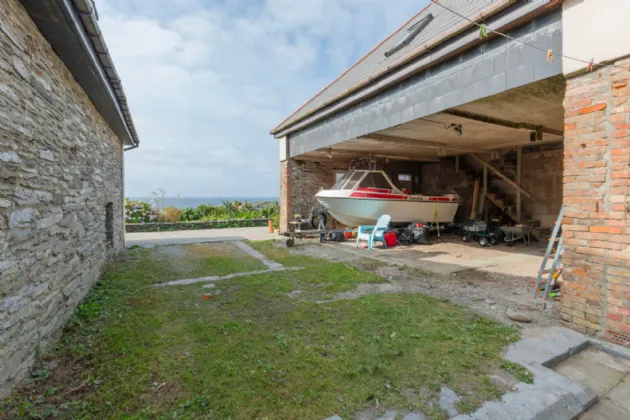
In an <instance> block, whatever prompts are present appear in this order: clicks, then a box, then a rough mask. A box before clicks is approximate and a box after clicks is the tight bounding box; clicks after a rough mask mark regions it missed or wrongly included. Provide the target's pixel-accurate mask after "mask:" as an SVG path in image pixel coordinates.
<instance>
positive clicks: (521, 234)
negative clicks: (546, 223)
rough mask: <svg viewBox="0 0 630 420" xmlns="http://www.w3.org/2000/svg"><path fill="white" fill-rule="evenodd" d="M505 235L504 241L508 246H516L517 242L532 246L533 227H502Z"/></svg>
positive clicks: (522, 225)
mask: <svg viewBox="0 0 630 420" xmlns="http://www.w3.org/2000/svg"><path fill="white" fill-rule="evenodd" d="M501 230H502V231H503V234H504V235H505V236H504V238H503V240H504V241H505V244H506V245H507V246H510V247H511V246H514V245H516V241H519V240H521V239H522V240H523V241H524V242H525V243H526V244H527V245H531V244H532V236H531V234H532V225H524V224H521V225H516V226H501Z"/></svg>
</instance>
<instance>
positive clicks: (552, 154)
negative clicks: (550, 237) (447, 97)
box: [506, 149, 564, 228]
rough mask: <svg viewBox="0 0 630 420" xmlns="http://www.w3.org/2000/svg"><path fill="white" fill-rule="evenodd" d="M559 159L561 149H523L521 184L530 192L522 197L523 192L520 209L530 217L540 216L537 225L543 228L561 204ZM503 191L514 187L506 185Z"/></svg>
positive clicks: (560, 166)
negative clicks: (531, 150)
mask: <svg viewBox="0 0 630 420" xmlns="http://www.w3.org/2000/svg"><path fill="white" fill-rule="evenodd" d="M563 159H564V156H563V151H562V149H559V150H545V151H539V152H526V151H525V150H523V162H522V164H523V168H522V177H523V181H522V185H523V188H524V189H525V191H527V192H529V193H530V194H531V195H532V196H531V197H526V196H525V195H524V194H523V204H522V206H523V213H524V214H525V215H526V216H528V217H530V218H531V220H540V225H541V226H542V227H545V228H551V227H553V225H554V223H555V221H556V219H558V213H559V212H560V209H561V208H562V163H563ZM506 191H511V192H513V191H514V188H512V187H508V188H507V190H506ZM513 195H514V196H516V193H513Z"/></svg>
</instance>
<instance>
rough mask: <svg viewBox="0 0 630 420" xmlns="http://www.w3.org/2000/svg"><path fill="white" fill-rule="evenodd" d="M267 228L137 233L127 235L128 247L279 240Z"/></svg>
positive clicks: (126, 242)
mask: <svg viewBox="0 0 630 420" xmlns="http://www.w3.org/2000/svg"><path fill="white" fill-rule="evenodd" d="M278 238H279V236H278V235H276V234H275V233H269V230H268V228H267V227H247V228H226V229H203V230H182V231H176V232H135V233H127V234H125V244H126V246H128V247H130V246H134V245H136V246H141V247H145V248H148V247H153V246H156V245H180V244H195V243H201V242H224V241H243V240H249V241H262V240H266V239H278Z"/></svg>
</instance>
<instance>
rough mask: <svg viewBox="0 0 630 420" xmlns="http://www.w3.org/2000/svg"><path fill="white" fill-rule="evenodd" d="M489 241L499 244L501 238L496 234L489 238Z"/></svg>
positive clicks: (491, 243) (492, 243)
mask: <svg viewBox="0 0 630 420" xmlns="http://www.w3.org/2000/svg"><path fill="white" fill-rule="evenodd" d="M488 242H490V245H497V244H498V243H499V240H498V239H497V237H496V236H491V237H489V238H488Z"/></svg>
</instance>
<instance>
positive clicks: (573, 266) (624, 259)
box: [562, 59, 630, 346]
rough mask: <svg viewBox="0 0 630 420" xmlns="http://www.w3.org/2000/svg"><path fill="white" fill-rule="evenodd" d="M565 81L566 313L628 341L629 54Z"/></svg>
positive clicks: (579, 325)
mask: <svg viewBox="0 0 630 420" xmlns="http://www.w3.org/2000/svg"><path fill="white" fill-rule="evenodd" d="M615 64H617V65H623V66H625V67H626V68H625V69H624V68H611V67H605V68H601V69H596V70H595V71H593V72H589V73H584V74H581V75H578V76H576V77H573V78H570V79H569V80H568V81H567V90H566V96H565V101H564V106H565V120H564V122H565V142H564V148H565V153H564V180H563V181H564V206H565V219H564V221H563V237H564V238H565V245H566V247H565V253H564V258H563V263H564V271H563V275H562V276H563V279H564V283H563V290H562V296H563V298H562V318H563V319H564V321H565V322H566V323H567V324H568V325H569V326H571V327H572V328H575V329H577V330H579V331H583V332H586V333H589V334H594V335H599V336H605V337H606V338H607V339H609V340H611V341H613V342H616V343H618V344H622V345H625V346H630V220H629V218H628V215H629V214H628V211H629V210H630V202H628V192H630V168H629V163H630V162H629V157H630V154H629V153H628V151H629V149H628V147H630V101H629V96H630V90H629V89H628V80H629V79H630V71H629V70H628V69H627V67H628V66H630V59H624V60H620V61H617V62H616V63H615Z"/></svg>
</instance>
